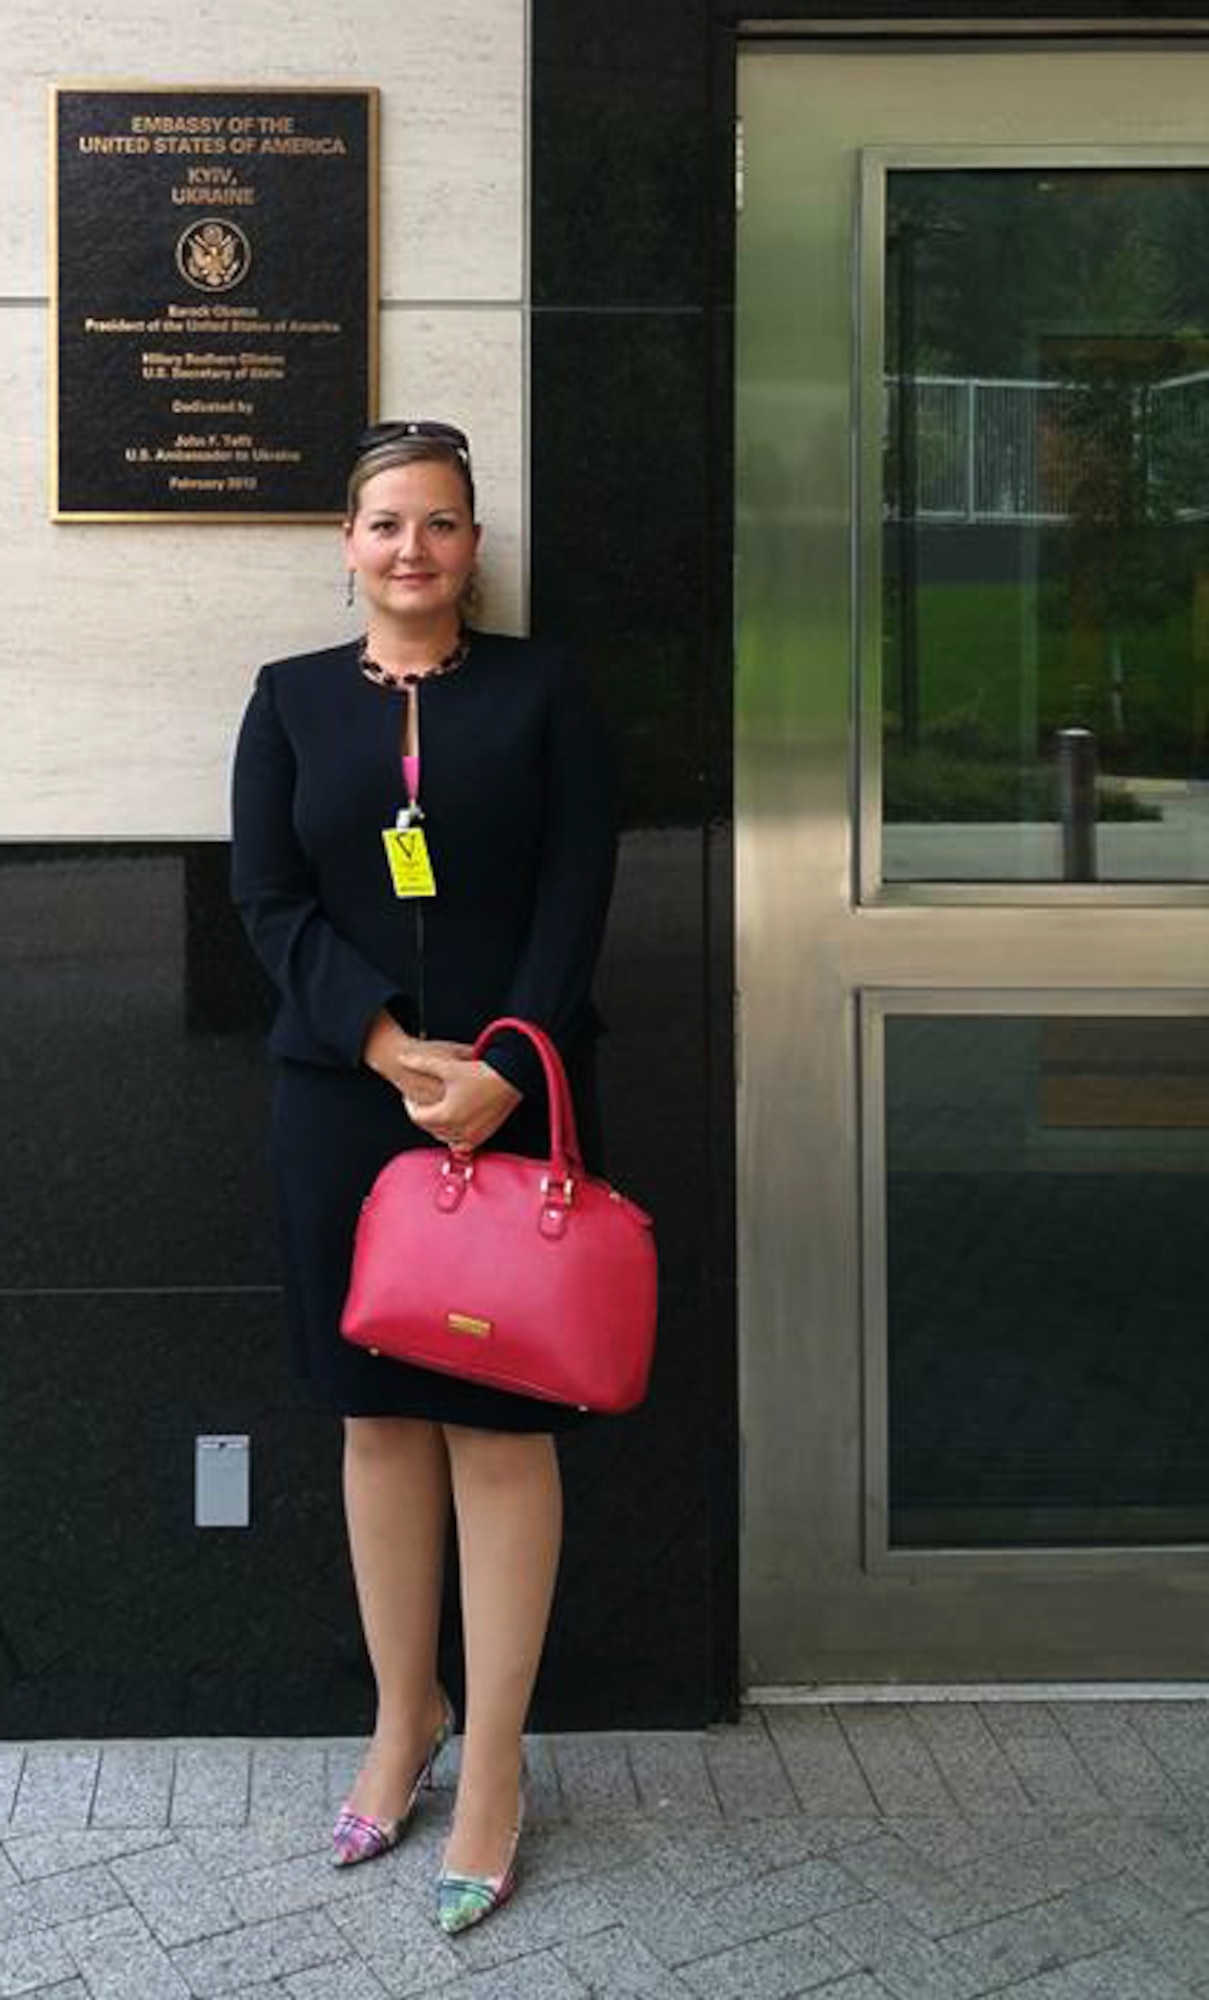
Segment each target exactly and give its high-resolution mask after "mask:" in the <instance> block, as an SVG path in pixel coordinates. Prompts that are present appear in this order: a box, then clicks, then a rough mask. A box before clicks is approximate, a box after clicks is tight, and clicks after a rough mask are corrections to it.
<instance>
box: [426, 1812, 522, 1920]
mask: <svg viewBox="0 0 1209 2000" xmlns="http://www.w3.org/2000/svg"><path fill="white" fill-rule="evenodd" d="M524 1823H525V1794H524V1792H523V1791H522V1793H521V1795H520V1798H519V1800H518V1802H517V1808H516V1830H515V1832H514V1833H513V1835H512V1845H511V1847H510V1848H509V1850H508V1859H507V1861H506V1862H505V1864H504V1869H503V1873H502V1874H500V1875H455V1874H451V1873H450V1872H449V1870H448V1869H446V1868H442V1870H441V1873H440V1875H439V1876H438V1877H437V1922H438V1923H439V1924H440V1926H441V1929H442V1930H443V1931H444V1932H445V1933H446V1935H447V1936H448V1937H455V1936H456V1935H457V1933H458V1932H459V1931H468V1930H470V1928H471V1926H472V1925H474V1924H481V1923H483V1922H484V1921H485V1920H486V1918H488V1917H490V1916H494V1914H495V1912H496V1911H497V1910H499V1909H502V1908H503V1906H504V1904H505V1903H506V1902H507V1901H508V1898H509V1896H510V1895H511V1894H512V1891H513V1890H514V1889H515V1887H516V1855H517V1849H518V1847H519V1846H520V1839H521V1828H522V1826H523V1825H524Z"/></svg>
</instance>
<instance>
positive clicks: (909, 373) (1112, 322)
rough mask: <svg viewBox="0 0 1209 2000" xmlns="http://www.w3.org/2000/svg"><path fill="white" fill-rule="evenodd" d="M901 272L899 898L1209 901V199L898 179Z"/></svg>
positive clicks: (896, 379)
mask: <svg viewBox="0 0 1209 2000" xmlns="http://www.w3.org/2000/svg"><path fill="white" fill-rule="evenodd" d="M886 249H887V268H886V371H887V381H886V398H885V415H886V427H885V453H884V469H885V486H884V565H883V569H884V591H885V602H884V627H883V645H884V659H883V716H884V723H883V728H884V735H883V817H884V822H885V838H884V872H885V875H886V877H887V879H889V880H923V881H969V880H1006V881H1012V880H1024V881H1029V880H1038V881H1047V880H1062V879H1064V878H1065V879H1087V878H1089V877H1090V878H1092V879H1098V880H1102V881H1107V882H1111V881H1156V882H1158V881H1203V880H1207V879H1209V450H1207V448H1206V447H1207V445H1209V254H1207V253H1209V174H1205V173H1200V172H1196V171H1193V170H1186V171H1172V170H1167V169H1163V170H1153V169H1152V170H1133V171H1127V172H1115V171H1114V172H1107V171H1093V170H1089V169H1078V170H1063V171H1060V172H1053V171H1046V172H1041V171H1038V170H1029V171H1020V170H1012V171H998V170H995V171H984V170H961V171H943V172H933V171H926V172H918V173H917V172H904V171H900V172H895V173H892V174H891V175H890V177H889V193H888V223H887V245H886ZM1072 766H1074V768H1072Z"/></svg>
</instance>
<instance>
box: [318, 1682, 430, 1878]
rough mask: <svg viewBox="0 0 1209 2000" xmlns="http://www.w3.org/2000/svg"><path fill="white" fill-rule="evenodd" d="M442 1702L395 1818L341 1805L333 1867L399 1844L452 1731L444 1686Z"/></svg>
mask: <svg viewBox="0 0 1209 2000" xmlns="http://www.w3.org/2000/svg"><path fill="white" fill-rule="evenodd" d="M441 1701H442V1703H443V1704H444V1711H445V1712H444V1714H443V1715H442V1717H441V1720H440V1722H439V1724H438V1725H437V1730H436V1734H435V1735H434V1737H433V1739H432V1742H431V1743H430V1745H429V1747H428V1755H427V1756H426V1757H425V1759H424V1762H423V1763H422V1764H421V1766H420V1768H419V1770H418V1771H417V1772H416V1775H415V1778H414V1780H413V1782H412V1787H411V1791H410V1792H409V1793H408V1797H407V1804H406V1805H405V1806H404V1808H403V1811H402V1812H401V1813H400V1815H399V1817H398V1819H372V1818H371V1817H370V1816H369V1815H368V1814H366V1813H357V1812H353V1811H352V1809H351V1807H350V1806H349V1805H348V1804H347V1803H346V1804H345V1805H343V1806H341V1808H340V1811H339V1813H338V1814H337V1815H336V1824H335V1826H334V1827H333V1828H332V1865H333V1867H335V1868H354V1867H356V1865H357V1863H358V1862H359V1861H376V1860H377V1858H378V1856H379V1855H380V1854H389V1853H390V1850H391V1848H392V1847H397V1846H398V1844H399V1842H400V1840H401V1839H402V1838H403V1833H404V1829H405V1828H406V1826H407V1822H408V1820H409V1819H410V1818H411V1816H412V1813H413V1812H414V1810H415V1805H416V1800H417V1799H418V1798H419V1796H420V1793H421V1792H422V1791H425V1790H427V1791H431V1790H432V1783H433V1778H432V1769H433V1765H434V1764H435V1763H436V1761H437V1758H438V1757H439V1756H440V1754H441V1752H442V1750H443V1749H444V1748H445V1745H446V1744H447V1743H448V1741H449V1739H450V1737H451V1736H452V1735H453V1732H454V1728H455V1725H456V1718H455V1716H454V1712H453V1704H452V1702H451V1701H450V1699H449V1696H448V1695H447V1694H446V1692H445V1690H444V1688H442V1689H441Z"/></svg>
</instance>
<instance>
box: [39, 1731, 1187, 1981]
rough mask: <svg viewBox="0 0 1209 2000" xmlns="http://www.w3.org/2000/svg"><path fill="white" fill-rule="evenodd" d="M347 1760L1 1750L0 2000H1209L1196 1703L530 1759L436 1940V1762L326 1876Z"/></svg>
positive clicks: (602, 1743) (619, 1744) (713, 1739)
mask: <svg viewBox="0 0 1209 2000" xmlns="http://www.w3.org/2000/svg"><path fill="white" fill-rule="evenodd" d="M358 1749H359V1746H358V1745H357V1744H355V1743H350V1742H348V1741H339V1742H316V1741H313V1740H308V1741H302V1742H262V1741H258V1742H255V1743H249V1742H233V1741H213V1742H209V1741H207V1742H200V1741H191V1742H177V1743H167V1742H165V1743H159V1742H156V1743H107V1744H103V1745H101V1744H75V1743H72V1744H68V1743H39V1744H26V1745H21V1744H11V1743H10V1744H5V1743H0V2000H9V1996H16V1995H22V1994H31V1993H32V1994H38V1995H44V1996H47V2000H187V1996H190V1995H195V1996H198V2000H220V1997H221V2000H225V1996H228V1995H236V1994H238V1995H240V1996H247V2000H269V1996H271V1995H274V1996H280V2000H383V1996H397V1997H398V2000H405V1996H409V1995H428V1994H431V1993H437V1992H439V1994H440V1996H441V2000H585V1996H588V1995H596V1996H599V2000H648V1996H649V2000H791V1996H794V1995H798V1994H810V1995H812V1996H818V2000H887V1996H891V2000H975V1997H976V1996H979V1995H983V1994H1008V1995H1011V1996H1012V2000H1180V1997H1181V1996H1188V1995H1191V1994H1200V1995H1206V1996H1209V1705H1204V1706H1202V1705H1201V1704H1199V1703H1192V1702H1159V1701H1153V1702H1152V1701H1146V1702H1139V1703H1134V1702H1128V1703H1125V1702H1096V1703H1085V1702H1079V1703H1048V1704H1032V1703H1029V1704H1021V1703H1015V1702H1002V1703H1001V1702H994V1703H984V1704H981V1705H979V1704H974V1703H966V1704H947V1703H946V1704H938V1705H927V1706H920V1705H917V1706H912V1707H905V1706H891V1705H883V1704H880V1703H878V1704H873V1705H867V1706H842V1707H835V1708H821V1707H820V1708H809V1707H803V1708H795V1709H789V1708H768V1709H763V1710H758V1711H753V1712H750V1713H749V1714H748V1715H747V1716H746V1717H745V1719H744V1721H743V1722H742V1724H741V1725H739V1726H738V1727H736V1728H733V1729H716V1730H710V1731H707V1732H705V1733H703V1734H699V1735H668V1734H652V1735H637V1734H634V1735H617V1736H564V1737H544V1738H539V1739H535V1740H534V1741H533V1742H532V1744H531V1746H530V1789H529V1830H528V1832H527V1834H526V1839H525V1843H524V1848H523V1857H524V1864H523V1865H524V1872H523V1878H522V1884H521V1890H520V1892H519V1893H518V1895H517V1897H516V1900H515V1902H514V1903H513V1904H512V1905H510V1907H509V1908H508V1909H506V1910H505V1911H502V1912H501V1913H500V1915H499V1916H498V1917H496V1918H494V1919H493V1920H492V1921H491V1922H490V1923H488V1924H487V1925H485V1926H484V1927H483V1928H482V1929H481V1930H477V1931H474V1932H472V1933H470V1934H468V1935H467V1936H465V1937H464V1938H461V1939H459V1940H457V1941H456V1942H453V1941H450V1940H447V1939H445V1938H444V1937H443V1936H442V1935H441V1934H440V1932H439V1931H438V1930H437V1928H436V1925H435V1923H434V1921H433V1917H432V1878H433V1874H434V1870H435V1867H436V1864H437V1858H438V1854H439V1848H440V1842H441V1839H442V1836H443V1828H444V1826H445V1824H446V1821H447V1817H448V1808H449V1802H450V1801H449V1794H450V1787H451V1784H452V1780H453V1775H454V1772H455V1770H456V1758H452V1759H450V1760H448V1761H447V1762H446V1763H444V1764H443V1765H442V1766H441V1767H439V1769H440V1775H441V1783H440V1784H439V1785H438V1789H437V1791H436V1792H435V1793H434V1794H433V1795H432V1796H431V1797H430V1798H429V1799H428V1800H426V1802H425V1804H424V1806H423V1808H422V1810H421V1812H420V1814H419V1816H418V1821H417V1824H416V1826H415V1827H414V1829H413V1831H412V1832H411V1833H410V1834H409V1836H408V1838H407V1840H406V1842H405V1843H404V1844H403V1846H401V1847H400V1848H399V1849H398V1851H397V1852H396V1853H394V1854H393V1855H391V1856H389V1857H387V1858H386V1859H384V1860H382V1861H379V1862H375V1863H373V1864H371V1865H369V1866H368V1867H364V1868H359V1869H352V1870H348V1871H336V1870H334V1869H333V1868H331V1866H330V1865H329V1863H328V1861H327V1858H326V1852H325V1835H326V1823H327V1820H328V1817H329V1815H330V1813H331V1811H332V1810H333V1809H334V1807H335V1806H336V1805H337V1804H338V1803H339V1801H340V1799H341V1797H342V1796H343V1792H344V1788H345V1785H346V1783H347V1781H348V1777H349V1775H350V1773H351V1771H352V1769H353V1768H354V1766H355V1763H356V1760H357V1755H358Z"/></svg>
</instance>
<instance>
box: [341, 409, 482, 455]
mask: <svg viewBox="0 0 1209 2000" xmlns="http://www.w3.org/2000/svg"><path fill="white" fill-rule="evenodd" d="M398 438H427V439H428V440H429V441H430V442H431V443H433V444H447V445H448V446H449V448H450V450H451V451H456V453H457V455H458V457H459V458H460V459H461V460H462V462H463V464H464V465H466V466H469V464H470V439H469V438H468V437H467V435H466V433H465V431H460V430H459V429H458V428H457V425H456V424H438V423H432V422H430V421H429V419H428V418H427V417H411V418H407V419H405V420H401V421H395V422H387V423H381V424H371V425H370V426H369V429H368V430H364V431H362V433H361V435H360V437H359V438H358V440H357V456H358V458H361V457H363V456H364V454H365V453H366V452H367V451H376V450H377V449H378V447H379V445H384V444H394V443H395V441H396V440H397V439H398Z"/></svg>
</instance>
